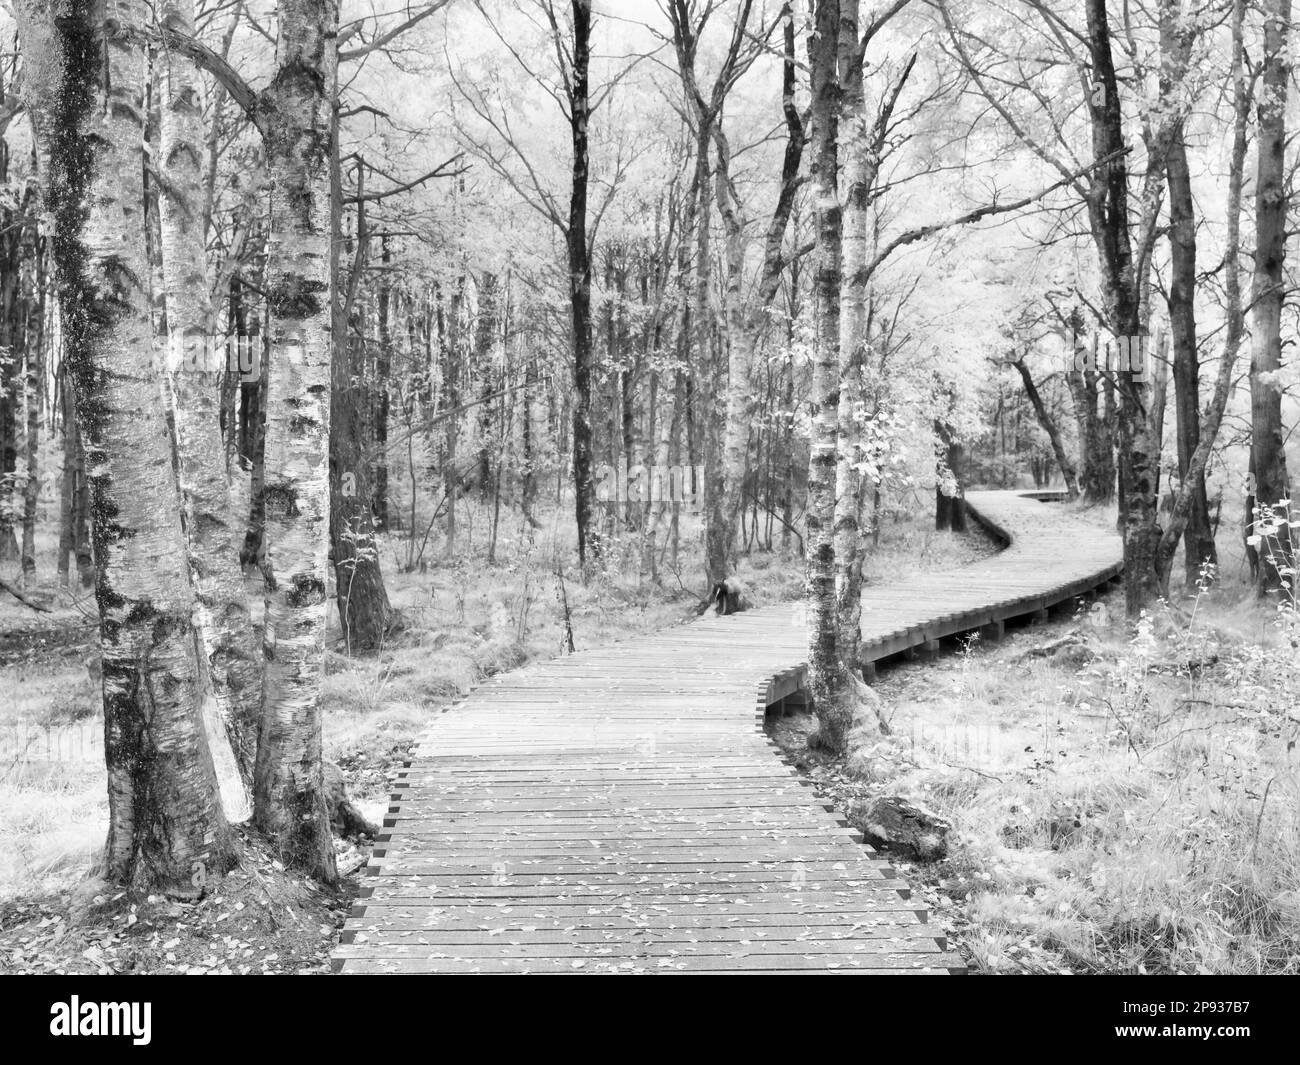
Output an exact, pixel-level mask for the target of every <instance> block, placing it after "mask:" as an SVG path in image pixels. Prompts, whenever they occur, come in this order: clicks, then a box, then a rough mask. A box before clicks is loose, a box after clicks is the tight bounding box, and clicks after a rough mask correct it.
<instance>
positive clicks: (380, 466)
mask: <svg viewBox="0 0 1300 1065" xmlns="http://www.w3.org/2000/svg"><path fill="white" fill-rule="evenodd" d="M335 136H337V130H336V132H335ZM379 261H380V263H381V264H382V266H383V269H382V270H381V271H380V274H379V295H378V301H377V302H378V304H379V306H378V315H377V317H378V319H379V352H378V357H377V358H376V359H375V379H374V382H373V385H372V389H373V395H374V405H373V409H372V410H371V413H370V417H371V435H372V436H373V438H374V455H375V458H374V468H375V480H374V490H373V492H372V493H371V497H370V510H371V513H372V514H373V516H374V523H375V528H376V529H379V530H381V531H382V530H386V529H387V528H388V410H389V398H388V378H389V376H390V374H391V373H392V367H393V329H392V314H393V284H392V281H391V276H392V275H391V274H390V272H389V270H390V268H391V265H392V261H393V259H392V253H391V252H390V251H389V248H388V238H387V237H385V236H381V237H380V238H379Z"/></svg>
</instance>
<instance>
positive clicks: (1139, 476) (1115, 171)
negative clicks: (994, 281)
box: [1087, 0, 1160, 618]
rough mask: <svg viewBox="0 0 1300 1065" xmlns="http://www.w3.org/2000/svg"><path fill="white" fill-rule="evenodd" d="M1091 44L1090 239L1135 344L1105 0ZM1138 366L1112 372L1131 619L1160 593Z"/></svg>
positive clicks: (1144, 394)
mask: <svg viewBox="0 0 1300 1065" xmlns="http://www.w3.org/2000/svg"><path fill="white" fill-rule="evenodd" d="M1087 21H1088V44H1089V50H1090V52H1091V56H1092V69H1093V76H1094V78H1095V79H1096V80H1097V81H1098V83H1099V84H1100V85H1101V98H1100V100H1099V101H1097V102H1093V103H1092V104H1091V106H1092V111H1093V157H1094V159H1095V160H1097V161H1100V160H1103V159H1107V160H1109V161H1108V162H1107V163H1106V164H1105V165H1104V167H1103V168H1102V170H1101V172H1100V177H1099V179H1098V182H1097V183H1096V185H1095V187H1094V190H1093V191H1094V196H1093V199H1092V201H1091V202H1090V204H1089V207H1090V212H1091V217H1092V232H1093V239H1094V241H1095V242H1096V244H1097V249H1098V253H1099V257H1100V259H1101V267H1102V277H1103V285H1102V288H1103V292H1104V297H1105V298H1104V302H1105V305H1106V315H1107V319H1108V325H1109V327H1110V330H1111V333H1112V334H1113V336H1114V337H1115V338H1116V339H1117V340H1119V341H1120V342H1121V343H1128V344H1130V345H1136V344H1137V343H1139V339H1138V338H1139V335H1140V333H1141V328H1140V326H1141V315H1140V306H1139V290H1140V287H1141V286H1140V284H1139V282H1138V278H1137V271H1138V270H1139V269H1141V268H1142V266H1141V264H1140V263H1135V261H1134V256H1133V248H1132V243H1131V236H1130V233H1129V203H1128V168H1127V166H1126V164H1125V160H1124V157H1123V155H1121V154H1119V153H1121V152H1122V151H1123V150H1124V129H1123V113H1122V110H1121V107H1120V98H1119V82H1118V79H1117V78H1116V75H1115V66H1114V61H1113V57H1112V55H1111V45H1110V27H1109V25H1108V24H1107V16H1106V3H1105V0H1087ZM1145 376H1146V375H1145V373H1144V372H1143V369H1141V368H1139V369H1134V368H1133V367H1132V366H1131V365H1129V366H1128V367H1127V368H1119V367H1118V366H1117V369H1116V371H1115V375H1114V379H1115V389H1116V392H1117V393H1118V398H1119V403H1118V414H1119V418H1118V426H1119V457H1120V523H1121V525H1122V528H1123V535H1124V593H1125V605H1126V610H1127V612H1128V615H1129V617H1131V618H1135V617H1137V615H1138V613H1139V611H1140V610H1141V609H1142V608H1143V607H1144V606H1146V604H1147V603H1148V602H1149V601H1150V600H1151V599H1152V598H1154V596H1155V595H1156V594H1158V592H1159V583H1158V580H1157V576H1156V568H1155V563H1156V551H1157V548H1158V546H1159V542H1160V529H1159V526H1158V525H1157V524H1156V478H1157V475H1158V470H1159V460H1160V448H1159V442H1158V441H1155V440H1153V439H1152V426H1151V421H1150V419H1149V417H1148V411H1149V409H1150V398H1151V390H1150V385H1149V384H1148V383H1147V382H1146V380H1145Z"/></svg>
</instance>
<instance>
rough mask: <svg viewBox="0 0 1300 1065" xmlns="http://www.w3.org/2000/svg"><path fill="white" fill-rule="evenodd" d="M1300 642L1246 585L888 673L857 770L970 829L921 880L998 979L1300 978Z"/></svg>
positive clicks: (1060, 625) (871, 789)
mask: <svg viewBox="0 0 1300 1065" xmlns="http://www.w3.org/2000/svg"><path fill="white" fill-rule="evenodd" d="M1112 599H1118V596H1115V597H1112ZM1120 610H1122V603H1118V602H1114V603H1112V604H1111V612H1112V614H1117V613H1118V612H1119V611H1120ZM1072 630H1073V631H1077V632H1078V638H1077V640H1076V641H1075V643H1074V645H1073V646H1070V647H1065V648H1062V649H1061V650H1060V651H1058V652H1057V653H1056V654H1054V655H1052V656H1046V657H1042V658H1038V657H1026V656H1025V651H1026V649H1027V648H1028V647H1029V646H1031V645H1033V644H1043V643H1046V642H1048V641H1049V640H1052V639H1057V638H1060V636H1061V635H1062V634H1063V633H1066V632H1069V631H1072ZM1296 636H1297V630H1296V629H1295V628H1294V626H1290V627H1288V626H1287V625H1285V624H1280V623H1279V619H1278V618H1277V617H1276V616H1275V614H1274V613H1273V612H1272V611H1271V610H1269V609H1268V608H1266V607H1260V606H1259V605H1258V604H1257V603H1255V602H1254V601H1253V599H1252V598H1250V596H1249V594H1248V593H1246V592H1245V591H1244V590H1243V589H1242V588H1240V586H1238V585H1235V584H1233V583H1231V582H1229V583H1228V584H1227V585H1226V586H1223V587H1220V588H1218V589H1216V590H1215V591H1214V592H1212V593H1210V594H1209V595H1206V596H1203V597H1202V598H1201V599H1200V600H1199V601H1196V600H1185V601H1184V602H1183V603H1182V606H1181V609H1180V610H1179V611H1172V610H1169V609H1167V608H1163V607H1162V608H1159V609H1157V610H1155V611H1153V612H1152V614H1151V615H1150V616H1149V617H1148V619H1147V620H1146V621H1145V622H1144V623H1143V624H1141V625H1140V626H1138V629H1137V631H1136V632H1134V631H1131V630H1130V629H1129V627H1127V626H1126V625H1125V624H1124V623H1123V622H1122V621H1121V620H1118V619H1117V620H1114V621H1112V622H1111V623H1110V624H1108V625H1107V626H1105V627H1104V628H1101V629H1095V628H1091V627H1089V626H1088V625H1086V624H1084V623H1083V622H1082V620H1081V619H1063V620H1060V621H1057V622H1055V623H1052V624H1050V625H1047V626H1042V627H1039V628H1035V629H1031V630H1026V631H1024V632H1021V633H1017V634H1014V635H1011V636H1009V638H1008V640H1007V641H1006V642H1005V643H1004V644H1003V645H1001V646H994V647H988V646H980V645H979V644H978V643H977V644H974V645H971V646H970V647H968V649H967V650H966V652H965V653H959V654H956V655H951V656H948V657H946V658H944V659H942V660H940V661H939V662H937V663H934V664H932V665H927V666H924V667H917V666H907V667H901V668H899V669H896V670H893V671H888V672H885V673H884V674H882V677H881V680H880V682H879V684H878V687H877V691H878V693H879V694H880V695H881V696H883V698H884V701H885V704H886V706H887V710H886V715H887V717H888V718H889V720H890V721H891V722H892V725H893V728H894V735H893V736H891V737H886V738H882V737H881V736H880V735H879V733H878V731H877V730H876V728H875V727H874V714H871V715H868V714H866V713H865V712H864V714H863V720H862V723H861V724H860V725H859V727H858V728H857V729H855V731H854V733H853V735H852V737H851V741H850V742H851V752H850V755H849V757H848V759H847V761H846V763H845V771H846V773H847V775H848V776H849V777H850V778H851V780H852V781H854V782H855V785H856V787H858V788H860V789H865V791H866V792H867V793H875V794H881V793H889V794H902V795H905V796H908V797H910V798H913V799H920V800H922V801H923V802H924V803H925V804H926V805H928V806H930V807H931V808H933V809H934V810H935V811H936V812H937V813H939V814H941V815H943V816H944V817H946V818H948V819H949V820H951V821H952V822H953V823H954V826H955V833H954V836H955V844H954V847H953V850H952V853H951V854H950V856H949V858H948V860H947V861H946V862H943V863H940V864H939V865H937V866H932V867H926V868H922V867H918V868H917V869H915V870H913V871H912V872H911V873H910V874H909V875H911V876H914V877H916V878H919V879H921V880H922V881H924V882H926V883H927V884H928V886H929V888H930V889H931V890H932V891H933V896H934V898H933V901H934V904H935V905H936V907H937V908H938V910H939V913H940V916H941V917H946V919H947V921H948V923H949V926H950V928H951V930H952V931H953V933H954V936H955V939H956V941H957V942H958V943H959V944H960V945H961V946H962V948H963V951H964V953H966V955H967V956H968V958H969V960H970V962H971V963H972V964H973V966H974V967H975V968H976V969H978V970H980V971H984V972H1009V971H1011V972H1014V971H1035V972H1037V971H1048V972H1052V971H1075V972H1184V973H1197V972H1200V973H1204V972H1212V973H1278V972H1297V971H1300V801H1298V800H1300V778H1298V777H1297V774H1296V752H1295V749H1294V748H1295V741H1296V738H1297V734H1298V726H1300V716H1298V715H1297V710H1296V707H1297V706H1300V660H1298V659H1297V655H1296V650H1295V641H1296Z"/></svg>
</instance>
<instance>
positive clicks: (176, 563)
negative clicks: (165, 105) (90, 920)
mask: <svg viewBox="0 0 1300 1065" xmlns="http://www.w3.org/2000/svg"><path fill="white" fill-rule="evenodd" d="M55 14H57V15H58V17H59V21H58V22H57V24H56V23H53V21H52V18H53V16H54V15H55ZM146 18H147V13H146V11H145V8H144V5H143V3H141V2H139V0H116V2H114V3H112V4H110V5H109V7H108V10H107V11H105V10H104V9H103V8H96V7H92V6H91V5H85V6H78V7H76V8H72V9H70V10H68V9H64V8H62V7H59V8H58V9H57V10H56V9H55V5H54V4H44V3H27V4H24V5H23V6H22V7H21V9H20V12H19V24H20V33H21V34H22V40H23V52H24V56H25V59H26V61H27V63H28V64H29V65H32V66H38V67H39V68H40V76H39V77H34V78H33V79H32V80H31V81H30V82H29V83H28V86H27V89H28V91H29V92H34V93H36V94H37V95H36V96H35V98H34V107H35V109H36V111H37V112H38V113H40V114H43V115H44V116H46V118H45V121H44V122H43V127H44V131H43V133H42V139H43V141H44V142H45V149H46V153H45V154H46V158H47V159H48V161H49V170H47V171H46V178H47V181H46V197H47V204H46V205H47V208H48V210H49V213H50V215H51V216H52V221H53V240H52V246H53V249H54V259H55V267H56V270H57V274H58V280H59V285H60V298H61V309H62V315H63V356H64V359H65V360H66V365H67V367H68V371H69V376H70V379H71V381H72V384H73V387H74V390H75V398H76V405H77V418H78V423H79V427H80V430H81V434H82V438H83V440H84V444H85V451H86V468H87V474H88V477H89V480H90V485H91V493H92V515H93V527H94V533H93V536H94V545H95V561H96V565H97V570H98V580H97V586H96V599H97V601H98V606H99V617H100V641H101V647H102V652H103V698H104V719H105V758H106V762H107V765H108V799H109V835H108V844H107V856H106V864H107V870H106V871H107V873H108V875H109V877H110V878H111V879H113V880H114V881H116V882H119V883H123V884H127V885H131V886H135V887H140V888H148V889H158V888H161V889H163V890H166V891H168V892H171V893H176V894H194V893H196V891H197V890H200V889H201V888H202V887H203V885H204V884H205V883H206V881H207V878H208V876H209V875H211V874H213V873H217V874H219V873H221V872H224V870H225V869H226V868H228V867H229V865H230V863H231V861H232V850H231V848H232V845H231V840H230V833H229V828H228V826H227V824H226V821H225V818H224V815H223V812H222V805H221V801H220V798H219V797H218V793H217V788H216V778H215V773H214V770H213V764H212V759H211V755H210V753H209V750H208V744H207V742H206V739H205V735H204V729H203V725H202V718H201V714H200V709H199V708H200V702H201V698H202V691H201V688H200V685H199V684H198V682H197V680H196V677H197V675H198V672H199V669H198V660H197V657H196V654H195V645H194V640H193V633H192V629H191V615H192V612H193V605H194V599H193V594H192V591H191V587H190V582H189V574H188V568H187V564H186V558H185V549H184V543H183V539H182V534H181V523H180V513H179V506H178V503H177V499H178V496H177V482H176V477H175V474H174V472H173V465H172V455H171V444H170V440H169V436H168V430H167V426H166V421H165V419H164V417H163V410H162V408H161V406H160V404H159V403H158V396H159V390H160V384H161V382H160V377H159V374H158V372H157V369H156V365H155V361H154V359H153V337H152V327H151V322H150V314H149V302H148V294H147V292H146V291H144V289H143V288H142V285H143V284H144V282H145V280H146V279H147V278H148V276H149V274H148V271H149V264H148V262H147V258H146V253H145V215H144V195H143V192H144V190H143V159H142V157H141V146H142V143H143V131H144V118H145V115H144V109H145V93H144V86H145V78H144V73H145V69H144V55H143V52H142V50H141V49H140V47H139V46H138V44H135V43H132V38H131V37H129V36H127V35H124V34H122V33H120V32H118V30H119V28H126V29H131V28H134V27H139V26H142V25H144V22H145V19H146ZM51 87H53V95H49V93H50V91H51Z"/></svg>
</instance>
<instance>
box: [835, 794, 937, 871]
mask: <svg viewBox="0 0 1300 1065" xmlns="http://www.w3.org/2000/svg"><path fill="white" fill-rule="evenodd" d="M849 820H850V821H851V822H852V824H853V827H854V828H858V829H861V830H862V834H863V835H864V836H865V837H866V842H868V843H870V844H872V845H873V846H876V847H880V848H881V849H883V850H888V851H890V852H892V853H894V854H899V855H903V856H906V857H909V858H914V859H916V860H918V861H923V862H933V861H938V860H939V859H941V858H944V857H947V854H948V837H949V835H950V834H951V832H952V825H950V824H949V823H948V822H947V821H945V820H944V819H943V818H942V817H940V816H938V814H934V813H931V812H930V811H929V810H926V809H923V808H922V807H920V806H917V805H915V804H914V803H910V802H908V801H907V800H906V799H904V798H901V797H900V796H897V795H890V796H885V797H884V798H880V799H875V800H874V801H869V802H868V801H859V802H856V803H854V805H853V808H852V810H851V811H850V813H849Z"/></svg>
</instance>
